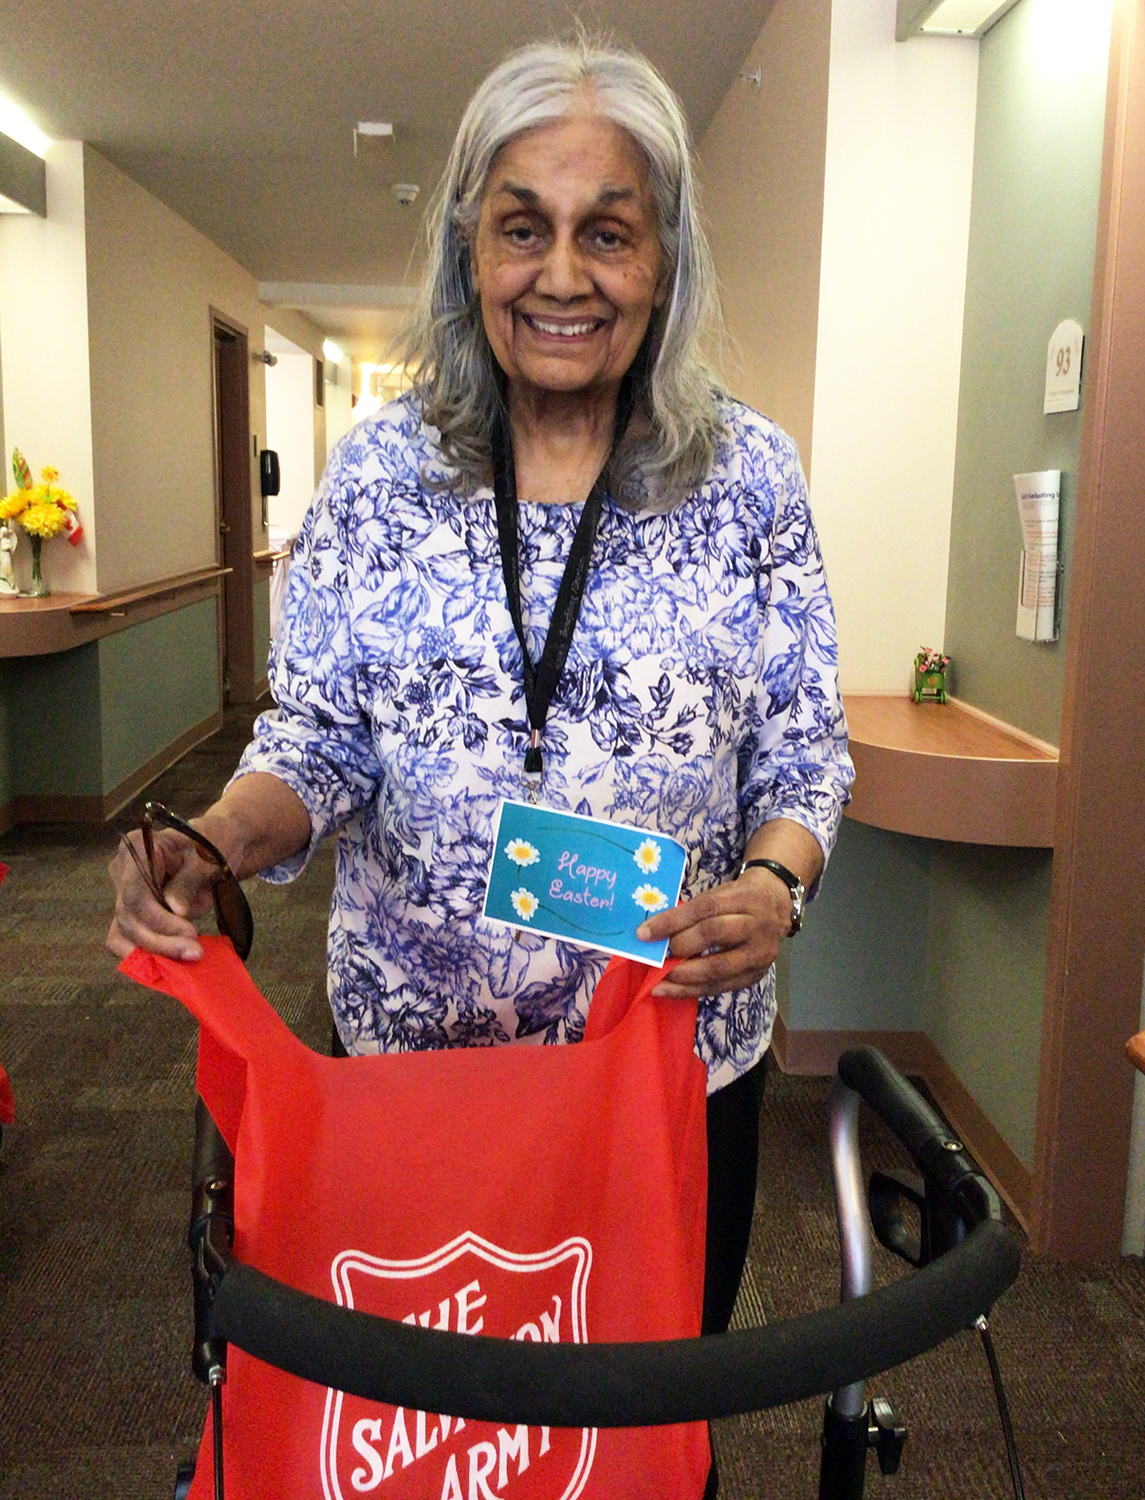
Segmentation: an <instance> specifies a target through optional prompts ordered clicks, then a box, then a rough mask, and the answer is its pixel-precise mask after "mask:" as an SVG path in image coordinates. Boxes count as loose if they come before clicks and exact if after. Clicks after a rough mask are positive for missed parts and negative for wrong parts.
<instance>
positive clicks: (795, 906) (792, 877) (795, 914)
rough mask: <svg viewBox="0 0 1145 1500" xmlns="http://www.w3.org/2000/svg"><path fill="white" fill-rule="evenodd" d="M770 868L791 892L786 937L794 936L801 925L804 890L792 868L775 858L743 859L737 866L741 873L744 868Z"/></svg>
mask: <svg viewBox="0 0 1145 1500" xmlns="http://www.w3.org/2000/svg"><path fill="white" fill-rule="evenodd" d="M756 869H759V870H770V871H771V873H772V874H773V875H776V876H778V877H779V879H780V880H782V881H783V883H784V885H785V886H786V887H787V889H788V890H789V891H790V892H791V930H790V931H789V932H788V934H787V935H788V937H794V936H795V934H796V933H797V932H798V931H799V929H800V927H802V925H803V902H804V898H805V896H806V891H805V890H804V888H803V882H802V880H800V878H799V876H798V875H796V874H795V872H794V871H793V870H789V869H788V868H787V866H786V865H781V864H780V863H779V861H778V860H777V859H745V860H744V862H743V864H742V865H740V867H739V872H740V874H741V875H742V874H743V873H744V871H745V870H756Z"/></svg>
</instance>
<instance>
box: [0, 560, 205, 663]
mask: <svg viewBox="0 0 1145 1500" xmlns="http://www.w3.org/2000/svg"><path fill="white" fill-rule="evenodd" d="M229 572H230V569H229V568H219V567H213V568H196V569H195V570H194V571H193V572H190V573H179V574H176V575H175V576H174V577H171V578H158V579H155V580H154V581H153V582H151V583H143V584H138V585H136V586H135V587H133V588H127V589H118V590H116V591H115V592H113V593H109V594H49V595H48V596H47V598H46V599H26V598H22V597H19V598H10V597H0V657H13V656H48V655H51V654H52V653H54V652H56V651H69V650H71V649H72V647H74V646H83V645H86V644H87V643H88V642H89V641H95V640H99V639H100V638H101V637H102V636H105V635H113V634H114V633H115V632H116V631H117V630H126V629H127V627H128V626H129V625H139V624H142V623H143V621H144V620H152V619H154V618H155V617H156V616H158V615H165V614H170V613H171V612H172V611H173V610H177V609H183V608H184V607H185V606H186V605H188V604H196V603H198V602H199V600H201V599H210V598H214V597H215V595H216V594H217V593H218V588H219V579H220V578H222V577H223V576H224V575H225V574H226V573H229Z"/></svg>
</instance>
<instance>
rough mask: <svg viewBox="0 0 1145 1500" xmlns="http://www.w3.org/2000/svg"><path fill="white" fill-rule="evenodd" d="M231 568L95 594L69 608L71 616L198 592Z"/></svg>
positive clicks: (177, 575) (198, 571)
mask: <svg viewBox="0 0 1145 1500" xmlns="http://www.w3.org/2000/svg"><path fill="white" fill-rule="evenodd" d="M233 571H234V569H233V568H196V569H195V571H194V572H192V573H177V574H175V575H174V576H173V577H171V578H157V579H155V580H154V582H152V583H141V584H137V585H136V586H135V587H134V588H129V589H118V590H116V591H115V592H114V593H111V594H96V595H95V596H94V598H91V599H85V600H83V601H82V602H81V603H79V604H73V605H72V606H71V613H72V614H73V615H106V614H110V613H111V612H112V611H113V610H120V609H124V608H125V607H126V606H128V605H130V604H141V603H143V602H144V601H145V600H149V599H162V598H163V597H164V596H166V595H170V594H181V593H183V592H184V591H185V590H188V589H194V588H198V587H199V586H200V585H202V584H204V583H213V582H214V580H215V579H216V578H225V577H226V575H227V574H228V573H232V572H233Z"/></svg>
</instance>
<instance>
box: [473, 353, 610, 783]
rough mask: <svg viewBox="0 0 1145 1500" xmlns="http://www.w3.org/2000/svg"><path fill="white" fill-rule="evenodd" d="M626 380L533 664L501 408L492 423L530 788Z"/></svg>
mask: <svg viewBox="0 0 1145 1500" xmlns="http://www.w3.org/2000/svg"><path fill="white" fill-rule="evenodd" d="M632 401H633V395H632V383H631V381H628V380H625V381H624V382H623V383H622V385H621V388H620V395H619V398H618V400H617V405H616V426H615V429H614V431H613V438H612V447H611V448H610V449H609V454H608V458H607V459H606V460H605V464H604V468H603V469H601V471H600V473H599V474H598V475H597V477H596V483H595V484H594V485H593V487H592V489H591V490H590V491H589V496H588V499H587V500H586V501H585V502H584V509H583V511H582V512H581V516H580V520H579V521H578V522H577V527H576V531H575V533H574V535H573V540H572V547H571V548H570V549H569V555H568V561H567V562H566V563H565V570H564V573H563V574H562V576H561V582H560V587H559V588H558V589H557V601H556V604H555V605H554V606H553V618H552V620H551V621H550V623H549V629H548V633H547V635H546V636H545V646H544V650H543V651H542V652H541V660H540V664H539V665H538V666H534V665H533V661H532V658H531V657H530V655H529V647H528V645H527V644H526V642H525V623H524V620H523V619H522V616H521V556H520V548H519V543H518V504H517V474H516V469H515V467H514V464H513V439H512V436H511V434H510V432H509V420H508V416H507V414H506V413H505V412H503V411H502V413H501V414H500V416H499V418H498V420H497V421H496V422H495V423H494V425H493V498H494V502H495V504H496V507H497V540H498V542H499V543H500V548H501V575H502V577H503V578H504V580H505V594H506V596H507V598H508V601H509V613H510V615H511V616H512V617H513V628H514V629H515V630H516V632H517V639H518V641H519V642H520V643H521V665H522V671H523V676H524V685H525V709H526V712H527V714H528V717H529V746H528V749H527V750H526V751H525V781H526V782H527V783H528V785H529V787H530V788H531V790H532V791H534V792H535V791H536V789H537V788H538V787H539V786H540V784H541V777H542V775H543V773H544V756H543V754H542V751H541V744H540V740H541V731H542V730H543V729H544V727H545V719H546V718H547V717H548V712H549V704H550V703H551V702H552V701H553V694H554V693H555V692H556V689H557V683H558V682H559V681H560V677H561V673H562V672H563V671H564V667H565V661H566V660H567V658H568V654H569V647H570V646H571V645H572V638H573V631H574V630H575V629H576V622H577V616H578V615H579V614H580V604H581V600H582V599H583V598H584V590H585V584H586V583H587V581H588V569H589V564H590V563H591V561H592V549H593V544H594V543H595V541H596V529H597V526H598V525H599V523H600V512H601V507H602V505H603V502H604V475H605V472H606V470H607V469H608V465H609V463H610V462H611V461H612V456H613V454H614V453H615V452H616V448H617V445H618V444H619V442H620V439H621V438H622V437H623V436H624V431H625V428H626V427H627V426H628V419H629V417H630V416H631V414H632Z"/></svg>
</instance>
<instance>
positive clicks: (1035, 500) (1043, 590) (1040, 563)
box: [1014, 469, 1062, 641]
mask: <svg viewBox="0 0 1145 1500" xmlns="http://www.w3.org/2000/svg"><path fill="white" fill-rule="evenodd" d="M1061 487H1062V476H1061V470H1060V469H1043V470H1042V471H1041V472H1040V473H1037V474H1015V475H1014V496H1015V499H1016V500H1017V503H1018V519H1019V521H1020V522H1021V525H1022V546H1023V550H1022V558H1021V562H1020V564H1019V569H1018V620H1017V626H1016V628H1017V632H1018V635H1019V636H1020V638H1021V639H1022V640H1024V641H1056V640H1057V638H1058V611H1057V604H1058V574H1059V573H1060V571H1061V564H1060V562H1059V559H1058V529H1059V525H1060V518H1061Z"/></svg>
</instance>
